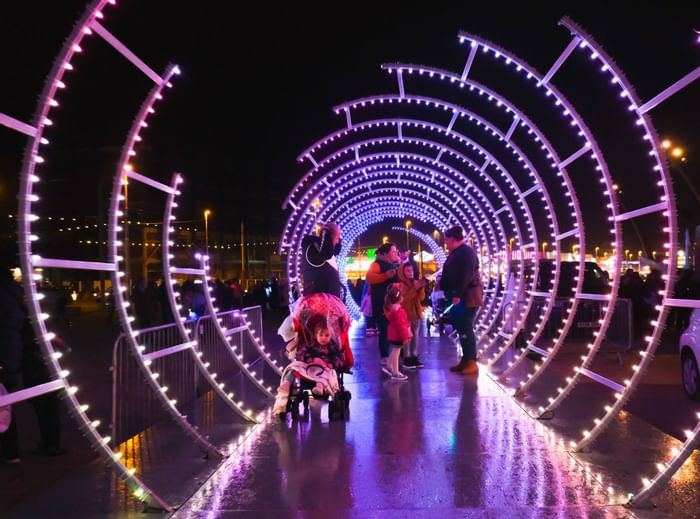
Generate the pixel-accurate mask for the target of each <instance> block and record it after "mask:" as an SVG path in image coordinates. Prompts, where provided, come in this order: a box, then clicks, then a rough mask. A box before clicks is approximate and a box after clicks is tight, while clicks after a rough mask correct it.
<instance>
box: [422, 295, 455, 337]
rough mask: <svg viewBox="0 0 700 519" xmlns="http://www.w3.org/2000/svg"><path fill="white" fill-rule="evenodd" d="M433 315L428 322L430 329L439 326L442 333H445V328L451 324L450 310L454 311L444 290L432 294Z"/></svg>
mask: <svg viewBox="0 0 700 519" xmlns="http://www.w3.org/2000/svg"><path fill="white" fill-rule="evenodd" d="M430 297H431V301H432V307H433V315H432V317H431V319H430V320H429V321H428V328H430V326H431V325H433V326H438V327H439V329H440V333H442V332H444V331H445V326H446V325H448V324H450V317H449V314H450V310H451V309H452V306H453V305H452V303H451V302H450V301H448V300H447V299H446V298H445V293H444V292H443V291H442V290H434V291H433V293H432V294H430Z"/></svg>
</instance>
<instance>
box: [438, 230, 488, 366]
mask: <svg viewBox="0 0 700 519" xmlns="http://www.w3.org/2000/svg"><path fill="white" fill-rule="evenodd" d="M445 245H447V249H448V250H449V252H450V254H449V256H448V257H447V261H445V265H444V266H443V268H442V278H441V279H440V288H441V289H442V290H443V291H444V292H445V297H446V298H447V300H448V301H450V302H451V303H452V305H453V306H452V309H451V310H450V317H451V320H452V323H453V324H454V327H455V329H456V330H457V331H458V332H459V342H460V344H461V346H462V359H461V360H460V361H459V364H457V365H455V366H452V367H451V368H450V371H455V372H459V373H462V374H464V375H469V374H472V373H478V372H479V366H478V364H477V363H476V335H475V334H474V319H475V318H476V314H477V312H478V310H479V308H478V307H475V308H469V307H468V306H467V292H468V290H469V289H470V288H471V287H472V285H473V282H474V281H476V280H475V279H474V273H475V272H476V270H477V257H476V253H475V252H474V249H472V248H471V247H470V246H469V245H467V244H466V243H465V240H464V231H462V228H461V227H458V226H455V227H451V228H449V229H447V231H445Z"/></svg>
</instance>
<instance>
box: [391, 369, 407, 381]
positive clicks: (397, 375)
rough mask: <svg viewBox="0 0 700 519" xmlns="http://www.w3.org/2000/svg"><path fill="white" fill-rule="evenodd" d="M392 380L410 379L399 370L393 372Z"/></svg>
mask: <svg viewBox="0 0 700 519" xmlns="http://www.w3.org/2000/svg"><path fill="white" fill-rule="evenodd" d="M391 380H408V377H407V376H406V375H404V374H403V373H401V372H400V371H397V372H396V373H392V374H391Z"/></svg>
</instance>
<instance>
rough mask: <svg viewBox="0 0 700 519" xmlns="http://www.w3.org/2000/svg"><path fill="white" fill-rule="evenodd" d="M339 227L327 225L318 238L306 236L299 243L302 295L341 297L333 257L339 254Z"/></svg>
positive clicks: (336, 267)
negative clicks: (322, 294) (324, 294)
mask: <svg viewBox="0 0 700 519" xmlns="http://www.w3.org/2000/svg"><path fill="white" fill-rule="evenodd" d="M340 246H341V243H340V227H338V225H336V224H334V223H327V224H325V225H324V226H323V227H322V228H321V232H320V234H319V235H318V236H316V235H310V236H306V237H305V238H304V239H303V240H302V242H301V248H302V258H301V276H302V279H303V287H304V295H310V294H317V293H319V292H325V293H326V294H332V295H334V296H335V297H337V298H338V299H341V300H342V297H341V295H340V294H341V285H340V274H339V273H338V264H337V263H336V260H335V257H336V255H337V254H339V253H340Z"/></svg>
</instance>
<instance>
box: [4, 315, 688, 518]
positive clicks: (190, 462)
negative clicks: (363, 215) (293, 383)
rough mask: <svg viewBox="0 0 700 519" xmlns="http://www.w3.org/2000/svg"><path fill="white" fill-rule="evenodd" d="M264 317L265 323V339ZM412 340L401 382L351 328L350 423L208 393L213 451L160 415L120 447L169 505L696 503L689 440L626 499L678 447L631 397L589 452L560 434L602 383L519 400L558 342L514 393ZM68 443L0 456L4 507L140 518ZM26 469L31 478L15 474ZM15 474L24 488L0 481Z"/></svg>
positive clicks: (327, 512)
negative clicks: (246, 416) (454, 369)
mask: <svg viewBox="0 0 700 519" xmlns="http://www.w3.org/2000/svg"><path fill="white" fill-rule="evenodd" d="M268 317H271V316H268ZM273 321H275V316H272V318H270V319H267V320H266V327H265V328H266V337H267V340H266V343H267V344H268V345H270V346H271V347H272V348H273V349H274V340H273V338H274V337H275V336H274V330H276V326H277V324H278V323H277V322H273ZM268 325H269V326H268ZM423 333H425V330H424V331H423ZM421 340H422V352H421V358H422V360H423V361H424V362H425V364H426V367H425V368H424V369H420V370H418V371H417V372H410V371H409V372H408V375H409V379H408V381H406V382H401V381H391V380H387V379H386V378H383V377H382V375H381V374H380V370H379V363H378V360H379V357H378V351H377V339H376V338H375V337H367V338H365V337H364V332H363V330H362V329H354V330H353V345H354V350H355V356H356V359H357V364H356V366H355V374H354V375H352V376H349V377H347V378H346V386H347V388H348V389H349V390H350V391H352V394H353V399H352V401H351V403H350V413H351V416H350V419H349V420H348V421H347V422H329V420H328V415H327V404H325V403H323V402H318V401H315V402H312V407H311V410H310V413H309V415H308V416H302V419H301V420H300V421H298V422H293V421H292V420H291V417H290V418H289V419H288V420H287V422H286V423H280V422H279V420H278V419H277V418H276V417H272V416H269V417H268V420H267V421H266V422H265V423H264V424H263V425H261V426H248V425H243V424H241V423H240V422H239V421H238V420H236V418H235V417H234V416H232V414H231V412H230V410H229V409H227V408H226V407H225V406H223V405H222V404H221V403H220V402H219V401H218V399H216V398H214V397H213V395H212V394H211V393H208V394H206V395H204V396H203V397H202V398H201V399H200V400H199V401H198V402H197V406H196V407H195V408H194V409H193V410H192V414H191V416H192V418H193V419H194V420H195V422H196V423H198V425H199V426H200V427H201V428H202V429H203V431H204V432H205V433H206V434H207V435H208V436H209V437H210V439H211V441H212V442H213V443H215V444H216V445H218V446H220V447H221V448H223V449H224V450H226V451H227V452H230V453H231V456H230V457H228V458H226V459H225V460H224V461H223V462H221V460H213V459H210V460H206V459H203V458H202V456H201V453H200V452H199V450H198V449H197V448H196V447H195V446H193V445H192V444H191V442H190V441H188V440H187V438H186V437H184V436H183V435H182V433H181V431H179V430H178V428H177V427H175V426H174V425H173V424H172V422H171V421H169V420H165V421H163V422H161V423H159V424H158V425H157V426H155V427H153V428H151V429H148V430H146V431H145V432H144V433H141V434H139V435H137V436H135V437H133V438H131V439H130V440H129V441H127V442H125V443H123V444H121V445H120V446H119V449H120V450H121V451H122V452H123V453H124V456H125V461H126V462H127V465H128V466H133V467H135V468H137V470H138V471H137V473H138V474H139V475H140V477H142V479H143V480H144V481H145V482H146V483H147V484H148V485H149V486H150V487H151V488H153V489H154V490H155V491H156V492H157V493H158V494H159V495H161V497H163V498H165V499H166V500H167V501H168V502H169V503H171V504H173V505H175V506H176V507H178V508H179V510H178V511H177V512H176V513H175V517H178V518H197V517H211V518H214V517H243V518H245V517H255V518H258V517H271V518H278V517H279V518H287V517H310V518H315V517H319V518H321V517H322V518H327V517H341V518H345V517H348V518H350V517H362V518H365V517H369V518H374V517H377V518H379V517H381V518H385V517H389V518H393V517H401V518H406V517H417V518H422V517H431V518H433V517H434V516H435V515H436V513H437V514H440V515H441V516H444V517H445V518H452V517H467V518H469V517H498V518H501V517H509V518H510V517H513V518H521V517H528V518H529V517H533V518H540V517H560V518H577V517H581V518H583V517H601V518H607V517H615V518H617V517H640V518H645V519H646V518H666V517H683V518H685V517H688V518H691V517H698V512H697V510H700V492H698V490H699V489H700V453H699V452H696V453H695V454H694V456H693V457H692V459H691V460H689V461H688V462H687V463H686V465H684V467H683V468H682V469H681V471H680V472H679V475H678V476H677V477H676V478H673V479H672V480H671V482H670V483H669V485H668V486H667V488H666V489H665V490H664V492H662V493H661V494H660V495H659V496H658V497H657V499H655V502H656V503H657V504H658V508H656V509H655V510H651V511H645V510H634V511H632V510H629V509H627V508H625V507H624V506H623V505H624V503H625V502H626V501H627V496H628V494H629V493H630V492H635V491H637V490H638V489H639V485H640V479H641V477H643V476H649V475H650V474H653V473H654V471H655V468H654V467H655V464H656V463H657V462H659V461H663V460H664V458H666V457H668V455H669V453H670V450H671V448H673V447H674V446H676V447H677V446H678V441H677V440H676V439H674V438H672V437H671V436H669V435H667V434H664V433H663V432H662V431H660V430H658V429H656V428H654V427H652V426H650V425H649V424H648V423H647V422H646V421H643V420H641V419H639V418H638V417H637V416H635V414H633V413H634V410H628V411H625V412H623V413H620V415H619V416H618V419H617V420H615V421H614V422H613V423H612V424H611V426H610V427H609V428H608V429H607V430H606V431H605V433H604V434H603V435H602V436H601V438H600V439H599V440H598V441H597V442H595V444H594V445H593V448H592V449H591V451H590V452H587V453H571V452H568V450H567V448H566V446H567V445H568V441H569V440H570V439H572V438H575V437H577V436H578V435H579V434H580V430H581V427H582V424H583V423H587V422H588V421H590V419H592V418H593V417H595V415H596V413H597V412H598V410H599V409H598V408H599V407H600V405H601V403H602V402H603V401H605V399H606V398H607V397H609V395H607V394H606V391H607V389H606V388H604V387H602V386H600V385H598V384H592V383H582V384H580V385H579V387H578V388H577V389H576V390H575V391H574V392H573V393H572V396H571V397H570V398H569V399H568V400H567V402H566V405H563V406H562V407H561V408H560V410H559V411H558V412H557V414H556V417H555V419H553V420H550V421H546V422H540V421H537V420H533V419H532V417H530V416H529V415H528V414H527V412H526V409H527V408H528V407H530V406H531V405H532V404H533V403H534V401H535V400H537V399H538V398H539V396H538V393H539V391H540V390H541V391H542V394H548V393H549V392H551V391H552V388H553V387H556V384H557V379H558V378H559V377H558V376H557V375H559V374H560V373H562V372H564V371H567V370H568V369H569V368H568V367H566V366H567V365H568V364H569V362H568V361H567V360H566V355H564V356H563V358H562V360H561V361H558V362H557V363H553V364H552V368H551V371H552V373H550V374H548V376H546V377H543V380H544V379H547V380H548V382H546V383H544V382H543V385H542V387H536V388H534V391H533V393H532V394H531V395H528V397H527V398H525V399H524V400H523V401H522V402H520V401H518V400H515V399H513V398H512V397H511V396H510V395H509V394H508V393H507V392H506V390H505V389H504V388H503V387H501V386H500V385H499V384H497V383H496V382H494V380H493V379H492V378H491V377H489V376H488V375H487V374H486V373H485V371H482V372H481V374H480V375H479V376H478V377H475V376H461V375H456V374H453V373H450V372H448V371H447V368H448V367H449V366H450V365H451V364H452V363H454V361H455V360H456V359H457V350H456V347H455V346H454V345H453V343H452V342H451V341H450V340H449V339H448V338H447V337H445V336H444V335H443V336H439V335H436V334H435V335H432V336H423V337H422V339H421ZM278 346H279V344H278ZM572 353H573V352H572ZM558 364H561V366H559V365H558ZM607 369H613V368H612V367H610V368H607ZM615 369H617V368H615ZM606 373H607V372H606ZM549 375H551V376H549ZM651 378H652V379H656V382H657V383H658V382H661V383H664V384H665V383H669V384H670V383H671V382H672V381H671V380H670V379H668V378H658V377H654V376H652V377H651ZM653 381H654V380H652V382H653ZM96 387H97V386H96ZM657 387H658V386H657ZM529 400H533V402H529ZM261 405H266V404H265V403H264V402H263V403H261ZM521 406H522V407H521ZM256 407H257V406H256ZM640 407H641V404H640ZM644 407H647V406H644ZM662 407H663V406H662ZM665 411H668V409H665ZM647 412H650V411H649V410H647ZM651 414H655V415H656V414H658V412H651ZM66 432H68V431H66ZM75 440H76V441H78V440H80V438H76V439H75ZM85 450H88V451H89V449H85ZM79 452H82V451H76V450H72V451H71V453H69V454H68V455H67V456H66V457H65V458H63V457H62V459H60V462H61V465H62V466H61V467H58V466H56V467H55V469H56V470H52V473H53V476H51V477H46V476H47V474H45V472H44V471H45V470H46V468H47V467H45V466H44V465H41V464H39V461H37V462H36V464H35V463H31V464H30V463H27V465H28V466H27V467H23V468H26V469H27V470H29V469H30V468H31V469H32V470H34V471H39V472H38V473H36V475H35V476H33V477H32V476H31V474H27V471H26V470H23V471H20V472H21V474H20V472H15V473H14V474H15V475H16V476H20V477H18V478H14V477H11V472H10V470H12V468H10V467H6V468H5V470H4V471H3V472H4V474H0V476H4V477H2V478H0V479H1V480H3V481H4V482H5V483H7V484H6V485H5V484H4V483H3V487H4V489H2V490H0V497H2V498H5V499H7V498H10V502H11V503H12V504H13V506H12V507H11V510H8V508H6V507H2V508H0V517H13V518H14V517H18V518H25V517H30V518H34V517H71V518H76V517H137V516H138V517H143V515H142V513H141V510H142V509H141V506H140V504H139V503H138V502H137V501H136V500H135V499H134V498H133V496H131V495H130V493H128V492H126V491H125V488H124V486H123V485H122V484H121V483H120V482H118V481H117V480H116V478H115V477H114V475H113V474H112V472H111V471H110V470H109V469H108V468H106V467H105V466H104V465H103V464H102V463H100V462H99V461H96V462H93V463H87V464H85V463H86V461H87V460H85V459H83V460H80V459H79V457H77V456H76V454H78V453H79ZM26 461H27V462H30V461H31V459H29V458H27V459H26ZM57 461H59V459H56V460H52V461H51V462H50V464H51V465H53V464H55V463H56V462H57ZM81 462H82V465H81ZM46 463H49V462H48V461H47V462H46ZM22 465H24V461H23V464H22ZM29 465H32V467H30V466H29ZM79 465H81V466H79ZM14 468H17V467H14ZM59 469H63V470H59ZM27 477H30V479H32V480H34V479H36V480H37V481H39V482H40V481H41V480H43V483H42V484H37V485H34V487H36V488H31V489H29V488H26V487H27V484H28V483H27V480H26V479H25V478H27ZM22 481H24V483H22ZM13 485H14V487H13ZM12 488H15V489H16V490H18V494H20V495H23V496H25V497H20V495H16V494H15V493H14V491H13V492H12V493H13V495H12V496H9V495H5V496H3V495H2V494H3V493H5V492H6V491H8V490H11V489H12Z"/></svg>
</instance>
